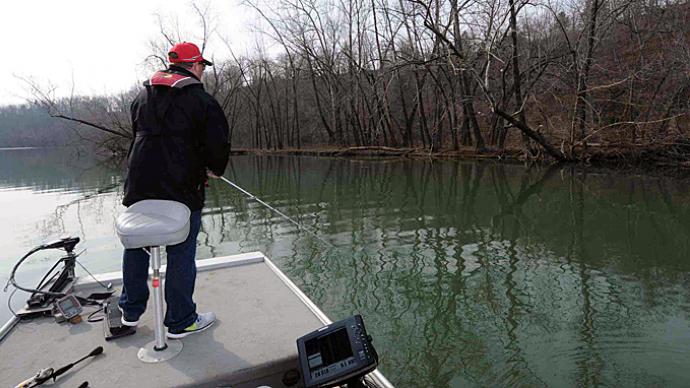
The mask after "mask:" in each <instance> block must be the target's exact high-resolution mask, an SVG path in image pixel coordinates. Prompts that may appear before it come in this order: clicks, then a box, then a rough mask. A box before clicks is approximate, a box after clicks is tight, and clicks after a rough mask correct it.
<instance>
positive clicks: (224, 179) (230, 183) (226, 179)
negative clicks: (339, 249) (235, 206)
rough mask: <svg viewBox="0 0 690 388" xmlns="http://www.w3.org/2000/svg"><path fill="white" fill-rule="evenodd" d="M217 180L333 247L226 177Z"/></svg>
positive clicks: (311, 230)
mask: <svg viewBox="0 0 690 388" xmlns="http://www.w3.org/2000/svg"><path fill="white" fill-rule="evenodd" d="M218 178H220V179H221V180H222V181H223V182H225V183H227V184H228V185H230V186H231V187H234V188H235V189H237V190H239V191H240V192H242V193H243V194H245V195H247V196H248V197H249V198H251V199H253V200H255V201H256V202H258V203H260V204H262V205H264V206H265V207H267V208H268V209H270V210H271V211H273V212H274V213H276V214H278V215H279V216H281V217H283V218H285V219H286V220H288V221H290V222H291V223H292V224H294V225H295V226H297V228H298V229H301V230H306V231H307V232H309V233H310V234H311V235H312V236H314V237H316V239H317V240H319V241H321V242H322V243H324V244H326V245H328V246H330V247H335V245H333V243H331V242H328V241H326V240H324V239H323V238H322V237H320V236H319V235H318V234H317V232H316V230H314V229H313V228H310V227H308V226H305V225H302V224H300V223H299V222H297V221H295V220H293V219H292V218H290V217H288V216H287V215H285V213H283V212H281V211H280V210H278V209H276V208H274V207H273V206H271V205H269V204H267V203H266V202H264V201H262V200H261V198H259V197H257V196H256V195H254V194H252V193H250V192H248V191H247V190H245V189H243V188H241V187H240V186H238V185H237V184H235V183H233V182H232V181H231V180H229V179H228V178H226V177H224V176H220V177H218Z"/></svg>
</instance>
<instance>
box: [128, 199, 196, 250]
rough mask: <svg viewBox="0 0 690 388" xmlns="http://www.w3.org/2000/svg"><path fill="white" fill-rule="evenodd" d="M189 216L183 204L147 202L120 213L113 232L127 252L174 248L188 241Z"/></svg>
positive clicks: (139, 203)
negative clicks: (149, 248)
mask: <svg viewBox="0 0 690 388" xmlns="http://www.w3.org/2000/svg"><path fill="white" fill-rule="evenodd" d="M190 215H191V211H190V210H189V208H188V207H187V206H186V205H184V204H182V203H179V202H176V201H168V200H162V199H146V200H143V201H139V202H137V203H135V204H133V205H131V206H130V207H128V208H127V210H126V211H125V212H124V213H122V214H120V216H119V217H117V221H115V229H116V230H117V235H118V237H119V238H120V241H121V242H122V245H124V247H125V248H127V249H134V248H144V247H162V246H168V245H175V244H179V243H181V242H184V241H185V240H186V239H187V235H188V234H189V216H190Z"/></svg>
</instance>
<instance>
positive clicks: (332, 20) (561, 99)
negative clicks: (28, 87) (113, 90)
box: [44, 0, 690, 160]
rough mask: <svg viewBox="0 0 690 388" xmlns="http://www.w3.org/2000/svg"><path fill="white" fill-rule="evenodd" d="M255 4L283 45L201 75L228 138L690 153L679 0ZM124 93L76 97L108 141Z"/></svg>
mask: <svg viewBox="0 0 690 388" xmlns="http://www.w3.org/2000/svg"><path fill="white" fill-rule="evenodd" d="M246 4H249V6H252V5H251V2H248V3H246ZM252 7H253V8H254V10H255V11H256V12H257V14H258V15H259V16H260V17H261V20H263V23H264V27H265V31H264V32H265V34H266V35H267V36H269V37H270V38H272V39H273V42H274V43H277V44H278V46H279V47H280V50H281V52H282V54H281V55H279V56H278V57H269V56H268V55H262V54H259V55H254V56H245V57H237V56H233V57H232V58H231V59H229V60H225V61H218V60H217V61H216V63H217V66H216V67H214V68H213V69H208V70H207V75H206V79H205V82H206V84H207V90H208V91H209V92H211V93H212V94H214V95H215V96H216V98H217V99H218V100H219V101H220V103H221V105H222V107H223V109H224V110H225V112H226V114H227V117H228V120H229V122H230V124H231V129H232V142H233V147H246V148H255V149H271V150H277V149H301V148H309V147H319V146H337V147H350V146H386V147H405V148H423V149H425V150H429V151H430V152H439V151H444V150H458V149H461V148H466V147H473V148H474V149H476V150H477V152H484V151H490V152H497V151H498V152H500V151H501V150H504V149H511V150H516V149H520V150H523V151H524V154H525V155H526V156H527V157H530V158H540V157H544V156H547V157H551V158H554V159H558V160H582V159H589V158H590V157H591V156H592V154H591V153H592V152H600V153H601V152H604V153H605V154H606V153H609V154H610V153H614V154H620V155H622V156H623V157H625V156H626V155H630V154H631V153H632V154H634V153H637V152H648V151H649V150H650V149H651V150H653V153H655V154H656V153H661V154H663V157H664V158H670V159H673V160H686V159H689V158H688V157H687V156H686V154H688V152H687V150H686V149H687V148H688V147H687V143H688V142H687V140H686V139H687V138H688V137H689V136H688V134H687V132H688V130H689V129H690V128H688V117H687V115H688V113H689V111H688V108H689V107H688V97H690V88H689V87H690V82H689V81H690V78H689V76H688V69H689V68H690V56H689V55H688V53H690V40H689V38H690V7H688V6H687V5H686V4H685V2H680V1H640V0H566V1H561V2H551V1H548V0H538V1H536V2H535V1H530V2H527V1H525V0H508V1H499V0H481V1H464V2H462V1H458V0H431V1H429V0H427V1H421V0H398V1H389V0H369V1H364V0H346V1H342V0H340V1H332V0H270V1H261V2H256V4H255V5H253V6H252ZM259 51H260V52H264V51H265V50H259ZM131 97H132V92H128V93H125V94H121V95H119V96H116V97H103V98H93V99H90V100H88V101H83V102H82V105H83V107H84V109H83V110H84V111H88V117H89V120H88V121H90V122H92V123H96V124H97V125H100V126H104V127H107V128H110V129H111V130H112V132H111V133H109V134H106V136H105V137H104V138H103V139H101V140H106V139H108V138H112V139H118V138H120V139H119V140H117V141H115V140H113V141H111V142H110V143H108V146H110V147H115V145H116V144H123V143H126V137H127V135H126V133H127V128H126V127H127V125H128V123H127V122H126V121H127V120H126V117H127V103H126V102H127V100H128V99H131ZM62 103H63V104H64V102H62ZM87 103H88V104H91V105H90V106H89V105H88V104H87ZM44 105H46V104H44ZM47 105H51V104H47ZM56 105H57V104H55V103H54V102H53V103H52V108H51V109H52V111H53V113H55V112H56V110H55V106H56ZM87 106H88V109H86V107H87ZM70 117H75V116H70ZM113 134H117V136H115V137H113V136H112V135H113ZM118 147H120V148H122V146H121V145H119V146H118ZM612 150H613V151H612Z"/></svg>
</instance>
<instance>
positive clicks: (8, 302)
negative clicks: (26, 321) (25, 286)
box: [7, 288, 19, 318]
mask: <svg viewBox="0 0 690 388" xmlns="http://www.w3.org/2000/svg"><path fill="white" fill-rule="evenodd" d="M16 292H17V289H16V288H15V289H14V290H12V293H11V294H10V296H9V298H7V308H8V309H9V310H10V312H11V313H12V315H14V317H15V318H19V315H17V313H16V312H15V311H14V309H12V297H13V296H14V294H15V293H16Z"/></svg>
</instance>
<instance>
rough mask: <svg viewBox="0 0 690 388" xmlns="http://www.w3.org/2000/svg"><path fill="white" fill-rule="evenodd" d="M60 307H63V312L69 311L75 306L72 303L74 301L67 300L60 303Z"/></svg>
mask: <svg viewBox="0 0 690 388" xmlns="http://www.w3.org/2000/svg"><path fill="white" fill-rule="evenodd" d="M60 307H62V309H63V310H65V311H67V310H70V309H73V308H74V307H75V306H74V303H73V302H72V299H65V300H63V301H62V302H60Z"/></svg>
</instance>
